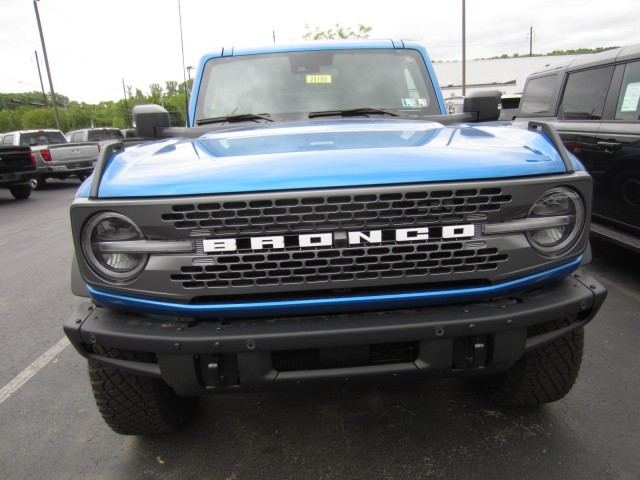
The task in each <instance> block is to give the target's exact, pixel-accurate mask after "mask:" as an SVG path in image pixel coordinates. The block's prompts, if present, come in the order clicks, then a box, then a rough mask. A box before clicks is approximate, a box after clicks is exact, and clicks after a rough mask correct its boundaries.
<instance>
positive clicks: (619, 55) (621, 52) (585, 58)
mask: <svg viewBox="0 0 640 480" xmlns="http://www.w3.org/2000/svg"><path fill="white" fill-rule="evenodd" d="M638 58H640V43H638V44H635V45H629V46H628V47H621V48H613V49H611V50H606V51H604V52H599V53H590V54H587V55H579V56H578V57H577V58H575V59H573V60H571V61H570V62H568V63H565V64H563V65H556V66H554V67H553V68H548V69H545V70H541V71H539V72H535V74H534V75H537V74H540V73H547V72H551V71H554V70H564V69H566V70H567V71H568V72H572V71H575V70H582V69H584V68H590V67H597V66H600V65H607V64H609V63H614V62H621V61H625V60H635V59H638Z"/></svg>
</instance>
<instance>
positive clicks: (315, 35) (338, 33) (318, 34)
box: [302, 23, 373, 40]
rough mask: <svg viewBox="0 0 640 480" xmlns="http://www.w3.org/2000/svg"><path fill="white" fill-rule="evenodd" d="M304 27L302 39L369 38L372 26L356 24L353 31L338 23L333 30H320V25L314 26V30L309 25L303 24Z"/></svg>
mask: <svg viewBox="0 0 640 480" xmlns="http://www.w3.org/2000/svg"><path fill="white" fill-rule="evenodd" d="M304 28H305V30H306V32H305V33H304V35H302V39H303V40H339V39H343V40H347V39H355V38H369V33H371V30H373V27H367V26H364V25H362V24H358V28H357V30H355V31H354V30H353V29H352V28H351V27H343V26H342V25H340V24H339V23H336V25H335V30H334V29H333V28H329V29H326V30H320V27H316V28H315V29H314V30H311V27H309V25H305V26H304Z"/></svg>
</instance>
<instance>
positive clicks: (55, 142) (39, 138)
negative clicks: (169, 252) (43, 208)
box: [0, 129, 99, 189]
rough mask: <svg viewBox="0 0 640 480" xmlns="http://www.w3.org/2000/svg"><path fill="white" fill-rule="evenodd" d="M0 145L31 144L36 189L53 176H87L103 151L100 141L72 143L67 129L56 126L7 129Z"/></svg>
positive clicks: (27, 145)
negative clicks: (66, 134)
mask: <svg viewBox="0 0 640 480" xmlns="http://www.w3.org/2000/svg"><path fill="white" fill-rule="evenodd" d="M0 145H14V146H24V147H31V151H32V152H33V154H34V156H35V159H36V169H37V171H36V176H35V178H34V179H33V180H32V186H33V188H34V189H38V188H42V187H43V186H44V184H45V182H46V181H47V179H49V178H58V179H61V180H64V179H66V178H69V177H71V176H76V177H78V178H79V179H80V180H81V181H82V180H84V179H85V178H87V177H88V176H89V175H91V173H92V172H93V167H94V166H95V163H96V160H97V158H98V153H99V148H98V144H97V143H68V142H67V140H66V138H65V137H64V135H63V133H62V132H61V131H60V130H55V129H39V130H19V131H15V132H9V133H5V134H3V135H2V136H1V137H0Z"/></svg>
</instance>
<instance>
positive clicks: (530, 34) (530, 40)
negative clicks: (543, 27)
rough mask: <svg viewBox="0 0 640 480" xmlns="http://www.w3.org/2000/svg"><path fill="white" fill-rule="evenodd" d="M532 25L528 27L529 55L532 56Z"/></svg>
mask: <svg viewBox="0 0 640 480" xmlns="http://www.w3.org/2000/svg"><path fill="white" fill-rule="evenodd" d="M534 33H535V32H534V31H533V27H529V35H528V37H529V56H530V57H533V35H534Z"/></svg>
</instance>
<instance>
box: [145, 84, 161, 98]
mask: <svg viewBox="0 0 640 480" xmlns="http://www.w3.org/2000/svg"><path fill="white" fill-rule="evenodd" d="M163 96H164V88H162V85H160V84H159V83H152V84H151V85H149V96H148V97H147V100H148V101H149V103H162V98H163Z"/></svg>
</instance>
